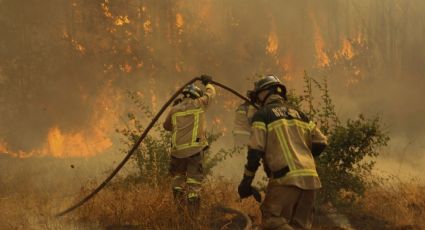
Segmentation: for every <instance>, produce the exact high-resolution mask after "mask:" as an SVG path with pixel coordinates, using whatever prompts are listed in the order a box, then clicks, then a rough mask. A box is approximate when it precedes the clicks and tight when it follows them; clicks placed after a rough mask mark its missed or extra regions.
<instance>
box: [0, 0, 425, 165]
mask: <svg viewBox="0 0 425 230" xmlns="http://www.w3.org/2000/svg"><path fill="white" fill-rule="evenodd" d="M424 10H425V3H424V2H423V1H419V0H415V1H395V0H393V1H379V0H374V1H369V0H367V1H366V0H360V1H359V0H345V1H332V0H324V1H246V0H234V1H224V0H219V1H212V0H201V1H194V0H192V1H180V0H179V1H169V0H167V1H154V0H149V1H135V0H134V1H127V0H126V1H124V0H116V1H108V0H103V1H101V0H96V1H83V0H73V1H64V0H59V1H57V0H55V1H53V0H48V1H43V2H40V1H35V0H30V1H12V0H4V1H0V31H2V32H1V33H2V39H1V40H0V102H1V105H2V106H1V108H0V113H1V117H0V150H3V151H9V152H19V151H21V152H25V153H32V154H35V155H43V154H44V155H55V156H87V155H93V154H98V153H102V152H105V151H109V150H111V148H113V149H116V148H118V146H117V144H114V143H115V139H116V138H115V137H114V129H115V128H116V127H117V126H120V125H122V122H121V121H120V117H122V116H124V115H125V113H126V111H128V110H129V109H130V108H131V106H132V105H131V103H128V101H127V100H125V92H126V91H127V90H133V91H138V92H139V93H141V94H142V95H144V97H145V98H146V101H147V102H148V103H149V104H150V105H152V106H153V109H154V110H155V111H156V110H157V109H158V107H159V106H160V105H161V103H162V102H163V101H165V99H166V97H168V96H169V95H170V94H171V93H172V91H174V90H175V89H176V87H178V86H179V85H181V84H182V83H183V82H185V81H187V80H188V79H189V78H192V77H195V76H198V75H199V74H202V73H207V74H210V75H212V76H214V78H215V80H218V81H220V82H223V83H225V84H228V85H231V86H233V87H235V88H236V89H237V90H239V91H241V92H244V91H245V90H247V89H248V88H250V87H251V86H252V79H253V78H254V76H255V75H256V74H264V73H267V74H268V73H273V74H276V75H277V76H279V77H280V78H281V79H283V80H284V81H285V83H286V84H287V85H288V86H289V88H293V89H295V90H296V91H297V92H301V90H302V88H301V87H302V82H303V81H302V76H303V72H304V70H307V72H308V73H309V74H310V75H311V76H312V77H313V78H315V79H317V80H320V79H321V77H322V76H324V75H326V76H327V77H328V82H329V83H330V90H331V94H332V96H333V98H334V100H335V103H336V105H337V111H338V112H339V113H340V114H341V115H342V116H343V117H353V116H356V114H358V113H365V114H368V115H375V114H380V115H382V117H383V118H384V121H385V123H386V124H387V128H388V131H389V132H390V134H391V136H392V137H393V139H394V140H400V141H401V142H405V141H406V140H407V141H408V142H409V140H412V141H414V143H417V144H415V145H416V146H412V150H411V151H412V152H413V153H414V154H412V156H415V157H419V153H421V152H423V150H421V146H420V143H422V142H423V139H424V137H425V129H424V126H423V125H421V124H422V119H421V116H420V115H421V114H423V113H425V104H424V103H423V102H422V97H423V92H424V87H425V84H424V83H425V82H424V81H425V80H424V79H423V75H424V73H425V65H423V60H425V45H424V43H423V41H424V36H425V34H424V31H425V16H424V14H423V12H424ZM222 97H223V98H226V101H229V102H228V103H227V104H226V105H224V106H223V103H222V102H223V100H221V99H220V100H218V101H217V102H216V103H215V104H214V108H213V109H212V111H211V119H216V118H218V117H220V118H221V119H222V120H224V121H223V122H222V124H223V126H227V127H231V126H230V125H231V122H232V121H231V119H228V118H227V117H223V116H222V114H223V110H225V111H226V112H228V114H231V113H230V112H231V110H232V108H231V107H232V106H231V105H234V104H237V103H238V102H237V100H236V99H229V96H223V95H222V96H220V98H222ZM58 130H59V132H58ZM228 131H230V130H228ZM58 133H59V134H60V135H57V134H58ZM55 134H56V136H55ZM49 137H50V138H49ZM52 137H55V138H53V139H52ZM84 143H89V144H88V145H89V147H87V146H86V147H84V146H85V145H84ZM73 144H75V145H74V147H71V146H72V145H73ZM397 145H403V144H402V143H397ZM2 146H3V147H2ZM75 146H76V147H75ZM96 146H97V147H96ZM99 146H100V147H99ZM69 149H71V150H69ZM399 150H400V149H397V148H393V149H392V151H394V152H398V151H399ZM78 152H80V153H79V154H78ZM90 152H92V154H90ZM412 158H413V157H412ZM410 161H411V160H410Z"/></svg>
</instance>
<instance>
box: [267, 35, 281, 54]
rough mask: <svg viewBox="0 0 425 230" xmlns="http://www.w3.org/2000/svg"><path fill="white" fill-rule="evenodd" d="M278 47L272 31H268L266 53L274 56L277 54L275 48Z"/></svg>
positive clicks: (275, 36)
mask: <svg viewBox="0 0 425 230" xmlns="http://www.w3.org/2000/svg"><path fill="white" fill-rule="evenodd" d="M278 47H279V41H278V38H277V35H276V32H275V31H274V30H272V31H270V33H269V37H268V39H267V47H266V50H267V53H269V54H271V55H275V54H276V52H277V48H278Z"/></svg>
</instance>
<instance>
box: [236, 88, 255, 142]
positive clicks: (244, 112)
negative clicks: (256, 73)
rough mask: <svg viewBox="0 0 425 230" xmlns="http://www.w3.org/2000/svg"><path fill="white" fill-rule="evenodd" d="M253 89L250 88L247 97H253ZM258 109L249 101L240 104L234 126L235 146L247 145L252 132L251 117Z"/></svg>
mask: <svg viewBox="0 0 425 230" xmlns="http://www.w3.org/2000/svg"><path fill="white" fill-rule="evenodd" d="M252 95H253V91H251V90H248V92H247V97H248V98H249V99H250V100H251V101H253V99H252ZM256 111H257V110H256V109H255V107H254V106H252V105H251V104H250V103H248V102H244V103H242V104H241V105H239V106H238V108H237V109H236V111H235V120H234V126H233V142H234V147H241V146H247V145H248V142H249V135H250V133H251V119H252V117H253V116H254V113H255V112H256Z"/></svg>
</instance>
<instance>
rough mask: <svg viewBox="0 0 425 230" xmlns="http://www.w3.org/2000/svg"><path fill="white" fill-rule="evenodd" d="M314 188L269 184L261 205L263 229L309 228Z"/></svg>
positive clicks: (314, 194) (314, 193) (312, 209)
mask: <svg viewBox="0 0 425 230" xmlns="http://www.w3.org/2000/svg"><path fill="white" fill-rule="evenodd" d="M315 197H316V190H304V189H300V188H298V187H295V186H285V185H270V184H269V186H268V187H267V192H266V197H265V199H264V202H263V204H262V205H261V212H262V221H261V222H262V225H263V229H265V230H283V229H311V227H312V223H313V214H314V200H315Z"/></svg>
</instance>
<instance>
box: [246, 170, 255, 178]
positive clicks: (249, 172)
mask: <svg viewBox="0 0 425 230" xmlns="http://www.w3.org/2000/svg"><path fill="white" fill-rule="evenodd" d="M244 175H246V176H252V177H253V176H255V172H251V171H249V170H248V169H246V168H245V171H244Z"/></svg>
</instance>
